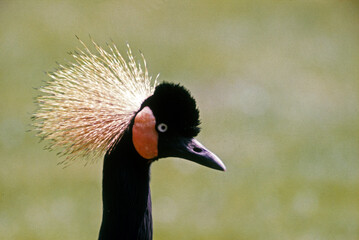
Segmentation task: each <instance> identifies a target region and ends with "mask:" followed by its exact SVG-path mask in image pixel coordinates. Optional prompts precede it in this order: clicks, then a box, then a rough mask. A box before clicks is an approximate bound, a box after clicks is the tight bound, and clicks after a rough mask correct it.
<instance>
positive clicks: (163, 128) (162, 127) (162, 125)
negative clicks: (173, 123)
mask: <svg viewBox="0 0 359 240" xmlns="http://www.w3.org/2000/svg"><path fill="white" fill-rule="evenodd" d="M157 129H158V131H160V132H166V131H167V129H168V127H167V125H166V124H165V123H160V124H158V126H157Z"/></svg>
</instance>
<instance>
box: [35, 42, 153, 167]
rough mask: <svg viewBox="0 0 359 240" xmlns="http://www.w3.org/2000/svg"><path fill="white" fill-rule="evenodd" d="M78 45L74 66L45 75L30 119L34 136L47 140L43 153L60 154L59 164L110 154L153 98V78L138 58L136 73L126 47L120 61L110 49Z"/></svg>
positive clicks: (113, 46) (113, 49)
mask: <svg viewBox="0 0 359 240" xmlns="http://www.w3.org/2000/svg"><path fill="white" fill-rule="evenodd" d="M79 41H80V43H81V45H82V47H83V49H78V50H77V51H76V52H75V53H71V56H72V57H73V60H74V61H73V62H69V63H68V64H67V65H61V64H59V68H58V69H57V70H55V71H54V72H50V73H48V76H49V77H50V80H49V81H48V82H47V85H46V86H43V87H41V88H40V89H39V90H40V92H41V94H42V95H41V96H39V97H37V99H36V102H37V104H38V110H37V111H36V113H35V114H34V116H33V119H34V123H33V125H34V127H35V130H36V131H37V135H38V136H39V137H41V138H42V139H45V140H50V141H49V143H48V145H47V148H49V149H50V150H58V151H59V154H61V155H66V156H67V157H66V159H65V160H64V161H63V162H65V163H69V162H71V160H74V159H76V158H78V157H85V158H86V159H96V158H98V157H103V155H104V154H105V153H106V151H109V150H111V148H112V147H113V146H114V144H115V142H116V141H118V140H119V139H120V138H121V136H122V134H123V133H124V131H125V130H126V128H127V127H128V125H129V124H130V121H131V119H132V118H133V116H134V114H135V113H136V111H137V110H138V109H139V108H140V107H141V104H142V102H143V101H144V100H145V99H146V98H148V97H149V96H151V95H152V94H153V92H154V89H155V87H156V85H157V77H158V75H157V77H156V78H155V79H154V80H153V81H152V78H151V77H149V75H148V71H147V66H146V60H145V58H144V56H143V55H142V54H141V55H142V60H143V68H142V67H141V64H140V63H136V61H135V59H134V57H133V55H132V52H131V48H130V46H129V45H127V47H128V51H127V56H128V61H126V60H125V59H124V58H123V57H122V55H121V54H120V52H119V51H118V49H117V47H116V46H115V44H112V45H108V50H107V51H106V50H105V49H104V48H102V47H101V46H99V45H98V44H96V43H95V42H94V41H93V40H92V43H93V45H94V48H95V50H96V51H95V53H93V52H91V50H90V49H89V48H88V47H87V46H86V45H85V44H84V43H83V42H82V41H81V40H79Z"/></svg>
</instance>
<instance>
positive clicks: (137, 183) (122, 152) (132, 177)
mask: <svg viewBox="0 0 359 240" xmlns="http://www.w3.org/2000/svg"><path fill="white" fill-rule="evenodd" d="M149 182H150V164H149V163H148V162H147V160H145V159H143V158H142V157H141V156H139V155H138V153H137V152H136V150H135V149H134V147H133V144H132V135H131V133H130V132H126V133H125V135H124V136H123V137H122V138H121V140H120V141H119V142H118V143H117V145H116V147H115V148H114V149H113V150H112V151H111V152H110V153H107V154H106V156H105V160H104V166H103V183H102V188H103V190H102V198H103V217H102V225H101V230H100V235H99V239H101V240H103V239H122V240H135V239H141V240H142V239H146V240H151V239H152V214H151V193H150V185H149Z"/></svg>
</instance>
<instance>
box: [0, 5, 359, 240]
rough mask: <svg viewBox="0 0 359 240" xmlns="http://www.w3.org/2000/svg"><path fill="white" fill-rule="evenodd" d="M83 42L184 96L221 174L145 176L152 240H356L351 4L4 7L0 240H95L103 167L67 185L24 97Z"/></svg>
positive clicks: (357, 29) (355, 11) (170, 162)
mask: <svg viewBox="0 0 359 240" xmlns="http://www.w3.org/2000/svg"><path fill="white" fill-rule="evenodd" d="M89 34H91V36H92V38H94V39H95V40H96V41H97V42H99V43H100V44H101V45H104V44H105V43H106V42H109V41H111V40H113V41H114V42H115V43H116V44H117V45H118V47H119V49H120V50H121V51H122V52H125V50H126V43H127V42H128V43H130V44H131V46H132V49H133V50H137V49H139V50H141V51H142V52H143V53H144V54H145V56H146V59H147V61H148V65H149V71H150V73H151V74H152V75H156V74H157V73H161V75H160V80H161V81H163V80H166V81H171V82H176V83H181V84H183V85H185V86H186V87H187V88H189V89H190V90H191V92H192V94H193V95H194V96H195V98H196V99H197V102H198V105H199V107H200V110H201V119H202V129H203V130H202V132H201V134H200V135H199V140H200V141H202V142H203V143H204V144H205V145H206V146H207V147H208V148H210V149H211V150H212V151H214V152H215V153H216V154H217V155H218V156H220V157H221V158H222V160H223V161H224V162H225V164H226V165H227V168H228V171H227V172H225V173H222V172H217V171H213V170H210V169H208V168H204V167H201V166H199V165H196V164H193V163H190V162H188V161H182V160H178V159H166V160H160V161H159V162H156V163H155V164H154V166H153V167H152V182H151V187H152V196H153V215H154V239H157V240H159V239H190V240H191V239H298V240H312V239H313V240H314V239H315V240H318V239H349V240H350V239H359V161H358V160H359V86H358V85H359V84H358V80H359V5H358V4H357V2H356V1H349V0H348V1H346V0H342V1H339V0H336V1H334V0H326V1H323V0H322V1H319V0H318V1H250V0H248V1H170V0H168V1H166V0H152V1H149V0H148V1H133V2H131V1H128V2H127V1H69V0H68V1H1V2H0V49H1V54H0V161H1V167H0V239H77V240H81V239H84V240H85V239H86V240H87V239H97V235H98V230H99V227H100V222H101V214H102V212H101V211H102V203H101V177H102V176H101V171H102V159H99V160H98V163H96V164H90V165H88V166H86V167H84V166H83V165H82V164H76V165H73V166H71V167H68V168H66V169H63V168H62V167H61V166H57V163H58V162H59V161H60V160H62V159H61V158H58V157H57V156H56V154H55V153H54V152H47V151H44V150H43V147H44V143H38V139H37V138H36V137H35V136H34V133H32V132H26V131H27V130H29V129H30V126H29V125H30V123H31V121H30V116H31V114H32V112H34V110H35V108H36V106H35V105H34V104H33V97H35V96H36V95H37V94H38V92H37V91H36V90H34V89H33V88H34V87H39V86H41V85H42V84H43V83H42V81H43V80H46V79H48V78H47V76H46V75H45V74H44V71H51V70H53V69H54V68H55V67H56V63H55V62H56V61H57V62H60V63H64V62H66V61H67V60H70V59H71V57H70V56H69V55H68V54H67V52H69V51H73V50H74V49H76V47H79V46H80V44H79V42H78V41H77V39H76V37H75V35H77V36H79V37H80V38H81V39H82V40H83V41H85V42H86V43H88V44H90V39H89ZM135 52H136V53H138V51H135ZM137 59H138V60H140V55H139V54H137Z"/></svg>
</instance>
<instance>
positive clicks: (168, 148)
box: [159, 137, 226, 171]
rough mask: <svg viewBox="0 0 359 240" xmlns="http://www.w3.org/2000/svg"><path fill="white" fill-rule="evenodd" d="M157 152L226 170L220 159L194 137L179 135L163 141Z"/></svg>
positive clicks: (163, 155)
mask: <svg viewBox="0 0 359 240" xmlns="http://www.w3.org/2000/svg"><path fill="white" fill-rule="evenodd" d="M159 152H160V153H161V155H162V156H160V157H179V158H184V159H187V160H190V161H192V162H196V163H198V164H201V165H203V166H206V167H209V168H213V169H217V170H221V171H226V166H225V165H224V164H223V162H222V161H221V159H219V157H217V156H216V155H215V154H214V153H212V152H211V151H209V150H208V149H207V148H206V147H205V146H203V145H202V144H201V143H200V142H199V141H197V140H196V139H194V138H183V137H179V138H175V139H171V140H168V141H164V142H163V143H162V146H160V151H159Z"/></svg>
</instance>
